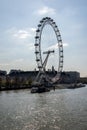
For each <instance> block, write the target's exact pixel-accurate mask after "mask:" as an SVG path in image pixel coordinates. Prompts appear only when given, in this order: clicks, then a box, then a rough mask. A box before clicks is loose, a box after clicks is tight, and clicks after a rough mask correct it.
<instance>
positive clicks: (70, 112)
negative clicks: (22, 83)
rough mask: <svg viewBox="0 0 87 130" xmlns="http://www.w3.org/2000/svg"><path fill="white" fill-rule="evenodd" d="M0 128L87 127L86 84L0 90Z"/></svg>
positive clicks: (63, 129)
mask: <svg viewBox="0 0 87 130" xmlns="http://www.w3.org/2000/svg"><path fill="white" fill-rule="evenodd" d="M0 130H87V86H86V87H83V88H78V89H56V90H55V91H53V90H51V91H50V92H46V93H41V94H38V93H36V94H31V93H30V90H29V89H24V90H12V91H2V92H0Z"/></svg>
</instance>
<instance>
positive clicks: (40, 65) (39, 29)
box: [35, 17, 63, 82]
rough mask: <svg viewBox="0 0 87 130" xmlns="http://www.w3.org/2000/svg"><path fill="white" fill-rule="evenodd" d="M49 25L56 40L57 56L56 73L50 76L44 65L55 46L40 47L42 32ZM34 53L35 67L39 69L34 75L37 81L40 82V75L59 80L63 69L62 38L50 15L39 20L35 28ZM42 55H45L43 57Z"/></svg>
mask: <svg viewBox="0 0 87 130" xmlns="http://www.w3.org/2000/svg"><path fill="white" fill-rule="evenodd" d="M47 25H50V26H51V27H52V28H53V31H54V33H55V36H56V40H57V44H56V46H57V48H56V49H57V52H58V53H57V57H58V60H57V59H56V65H57V70H56V71H57V73H56V75H55V76H54V77H53V78H52V77H51V78H50V77H49V76H47V75H46V66H47V63H48V61H49V60H48V58H49V57H50V55H52V54H54V53H55V48H49V49H48V50H47V48H46V50H44V51H43V49H42V48H41V46H42V45H41V44H42V32H43V29H44V27H45V26H47ZM35 55H36V62H37V67H38V69H39V73H38V75H37V77H36V81H37V82H41V80H42V77H45V79H46V80H49V79H51V80H50V81H53V80H54V81H56V80H59V78H60V74H61V72H62V69H63V44H62V38H61V34H60V31H59V29H58V26H57V25H56V23H55V21H54V20H53V19H51V18H50V17H45V18H42V20H41V21H40V22H39V24H38V27H37V30H36V36H35ZM43 55H45V58H44V59H43Z"/></svg>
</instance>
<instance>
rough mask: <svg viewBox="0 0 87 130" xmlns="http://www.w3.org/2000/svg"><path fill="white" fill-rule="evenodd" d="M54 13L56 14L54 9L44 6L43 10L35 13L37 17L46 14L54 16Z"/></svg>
mask: <svg viewBox="0 0 87 130" xmlns="http://www.w3.org/2000/svg"><path fill="white" fill-rule="evenodd" d="M55 13H56V11H55V9H53V8H50V7H47V6H44V7H43V8H41V9H39V10H38V11H37V14H39V15H47V14H55Z"/></svg>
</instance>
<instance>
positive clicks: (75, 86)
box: [0, 83, 86, 91]
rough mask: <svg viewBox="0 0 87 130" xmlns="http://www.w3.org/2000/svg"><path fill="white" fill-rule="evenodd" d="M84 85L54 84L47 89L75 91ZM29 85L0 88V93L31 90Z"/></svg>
mask: <svg viewBox="0 0 87 130" xmlns="http://www.w3.org/2000/svg"><path fill="white" fill-rule="evenodd" d="M85 86H86V85H85V84H82V83H78V84H74V83H72V84H55V86H52V87H49V89H50V90H51V89H75V88H81V87H85ZM31 88H32V87H31V85H13V86H7V87H4V86H2V87H0V91H8V90H20V89H31Z"/></svg>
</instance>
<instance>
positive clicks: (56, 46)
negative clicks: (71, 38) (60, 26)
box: [48, 43, 69, 50]
mask: <svg viewBox="0 0 87 130" xmlns="http://www.w3.org/2000/svg"><path fill="white" fill-rule="evenodd" d="M67 46H69V44H68V43H63V47H67ZM57 48H58V43H56V44H54V45H52V46H50V47H48V50H52V49H55V50H56V49H57Z"/></svg>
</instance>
